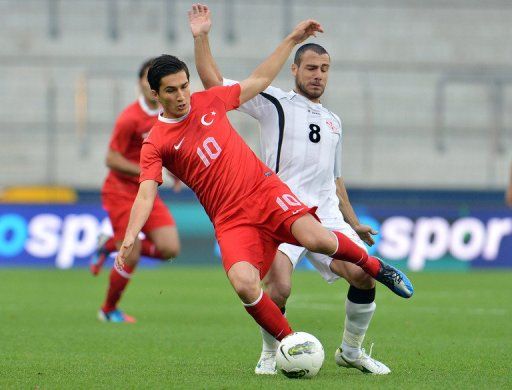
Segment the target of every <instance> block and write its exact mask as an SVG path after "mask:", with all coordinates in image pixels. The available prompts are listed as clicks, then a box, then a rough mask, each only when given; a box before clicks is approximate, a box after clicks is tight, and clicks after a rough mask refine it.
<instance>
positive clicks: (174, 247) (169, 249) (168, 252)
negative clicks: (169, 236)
mask: <svg viewBox="0 0 512 390" xmlns="http://www.w3.org/2000/svg"><path fill="white" fill-rule="evenodd" d="M157 249H158V251H159V252H160V253H161V254H162V258H163V259H165V260H172V259H175V258H176V257H178V256H179V254H180V250H181V248H180V244H179V243H173V244H166V245H163V246H162V247H161V248H157Z"/></svg>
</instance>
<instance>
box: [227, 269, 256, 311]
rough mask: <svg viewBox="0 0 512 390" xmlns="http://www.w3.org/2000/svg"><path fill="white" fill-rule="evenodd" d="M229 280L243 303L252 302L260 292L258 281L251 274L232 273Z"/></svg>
mask: <svg viewBox="0 0 512 390" xmlns="http://www.w3.org/2000/svg"><path fill="white" fill-rule="evenodd" d="M229 280H230V282H231V284H232V285H233V288H234V289H235V292H236V293H237V295H238V296H239V297H240V299H241V300H242V301H243V302H244V303H252V302H254V301H255V300H256V299H258V297H259V295H260V293H261V286H260V281H259V279H257V278H254V276H253V275H251V274H245V273H241V272H238V273H232V274H230V275H229Z"/></svg>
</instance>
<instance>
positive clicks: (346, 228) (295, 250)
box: [277, 221, 367, 283]
mask: <svg viewBox="0 0 512 390" xmlns="http://www.w3.org/2000/svg"><path fill="white" fill-rule="evenodd" d="M323 226H324V227H325V228H327V229H329V230H336V231H338V232H341V233H343V234H344V235H346V236H347V237H348V238H350V239H351V240H352V242H354V243H355V244H357V245H359V246H360V247H361V248H363V249H364V250H365V251H366V250H367V249H366V246H365V245H364V242H363V241H362V240H361V239H360V238H359V236H358V235H357V233H356V232H355V231H354V229H352V227H351V226H350V225H349V224H348V223H346V222H345V221H343V222H339V223H337V224H335V225H333V226H327V225H325V224H324V225H323ZM277 249H278V250H279V251H281V252H283V253H284V254H285V255H286V256H288V259H290V262H291V263H292V265H293V268H294V269H295V267H296V266H297V264H298V263H299V262H300V261H301V260H302V259H303V258H304V257H307V258H308V260H309V261H310V263H311V264H313V266H314V267H315V268H316V269H317V271H318V272H319V273H320V275H321V276H322V278H324V279H325V281H326V282H327V283H332V282H335V281H336V280H338V279H339V278H340V276H338V275H336V274H335V273H334V272H332V271H331V268H330V265H331V261H332V258H331V257H330V256H327V255H323V254H320V253H314V252H310V251H308V250H307V249H306V248H304V247H302V246H296V245H291V244H281V245H279V248H277Z"/></svg>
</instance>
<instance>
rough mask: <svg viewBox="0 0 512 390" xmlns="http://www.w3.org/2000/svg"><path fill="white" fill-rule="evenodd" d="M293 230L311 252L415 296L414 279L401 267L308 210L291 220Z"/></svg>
mask: <svg viewBox="0 0 512 390" xmlns="http://www.w3.org/2000/svg"><path fill="white" fill-rule="evenodd" d="M291 231H292V234H293V236H294V237H295V239H296V240H297V241H298V242H299V243H300V244H301V246H303V247H305V248H306V249H308V250H310V251H311V252H316V253H322V254H325V255H328V256H330V257H332V258H333V259H334V260H341V261H347V262H350V263H353V264H355V265H357V266H359V267H361V268H362V269H363V270H364V271H365V272H366V273H367V274H369V275H370V276H372V277H373V278H374V279H375V280H377V281H379V282H381V283H382V284H384V285H385V286H386V287H388V288H389V289H390V290H391V291H393V292H394V293H395V294H397V295H399V296H401V297H403V298H410V297H411V296H412V294H413V292H414V289H413V287H412V283H411V282H410V281H409V279H408V278H407V276H406V275H405V274H404V273H403V272H402V271H400V270H398V269H396V268H395V267H393V266H391V265H389V264H386V263H384V262H383V261H382V260H380V259H379V258H377V257H374V256H369V255H368V254H367V253H366V251H365V250H364V249H362V248H361V247H359V246H358V245H357V244H355V243H354V242H352V241H351V240H350V239H349V238H348V237H347V236H345V235H343V234H342V233H340V232H337V231H333V232H331V231H329V230H327V229H326V228H325V227H323V226H322V225H321V224H320V222H318V221H317V220H316V219H315V218H314V217H313V216H312V215H310V214H307V215H304V216H302V217H300V218H298V219H297V220H296V221H295V222H294V223H293V224H292V226H291Z"/></svg>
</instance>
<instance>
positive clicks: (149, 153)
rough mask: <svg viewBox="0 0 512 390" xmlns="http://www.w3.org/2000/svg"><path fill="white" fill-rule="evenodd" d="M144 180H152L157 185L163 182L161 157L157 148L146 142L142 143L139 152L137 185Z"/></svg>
mask: <svg viewBox="0 0 512 390" xmlns="http://www.w3.org/2000/svg"><path fill="white" fill-rule="evenodd" d="M145 180H154V181H156V182H157V183H158V185H160V184H162V182H163V180H162V156H161V155H160V152H159V150H158V149H157V147H156V146H155V145H153V144H152V143H151V142H148V141H144V143H143V144H142V149H141V151H140V176H139V183H142V182H143V181H145Z"/></svg>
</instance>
